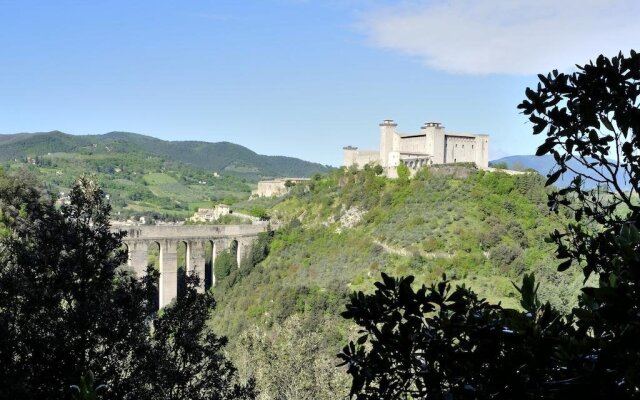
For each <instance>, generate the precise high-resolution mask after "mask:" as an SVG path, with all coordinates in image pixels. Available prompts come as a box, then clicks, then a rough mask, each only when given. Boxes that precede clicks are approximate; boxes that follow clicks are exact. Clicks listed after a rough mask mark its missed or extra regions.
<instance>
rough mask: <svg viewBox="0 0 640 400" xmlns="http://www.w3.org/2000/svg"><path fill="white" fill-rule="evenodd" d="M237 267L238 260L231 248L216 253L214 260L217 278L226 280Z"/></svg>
mask: <svg viewBox="0 0 640 400" xmlns="http://www.w3.org/2000/svg"><path fill="white" fill-rule="evenodd" d="M236 268H238V262H237V260H236V257H235V256H234V255H233V254H232V253H231V251H230V250H222V251H221V252H220V253H218V254H217V255H216V259H215V261H214V262H213V270H214V272H215V276H216V280H220V281H222V280H224V279H225V278H226V277H227V276H229V274H230V273H231V271H233V270H235V269H236Z"/></svg>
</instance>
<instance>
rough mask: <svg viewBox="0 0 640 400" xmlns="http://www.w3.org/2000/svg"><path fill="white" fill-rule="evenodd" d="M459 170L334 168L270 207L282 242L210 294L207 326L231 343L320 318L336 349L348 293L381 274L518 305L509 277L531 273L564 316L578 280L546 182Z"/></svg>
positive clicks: (330, 349) (330, 350)
mask: <svg viewBox="0 0 640 400" xmlns="http://www.w3.org/2000/svg"><path fill="white" fill-rule="evenodd" d="M456 173H457V175H458V176H462V177H460V178H455V177H452V176H449V175H446V174H444V175H442V176H440V174H439V172H438V171H437V170H434V171H433V172H432V173H422V174H421V176H418V177H416V178H415V179H412V180H411V181H409V182H400V181H390V180H387V179H385V178H381V177H376V176H374V175H373V173H371V172H353V171H350V172H346V173H344V172H342V171H337V172H335V173H332V174H330V175H329V176H328V177H326V178H323V179H320V180H314V181H312V182H311V184H310V186H308V187H306V188H305V187H299V188H296V190H294V191H293V192H292V193H291V194H290V195H289V196H288V197H287V198H285V199H283V200H282V201H281V202H280V203H278V204H276V205H274V206H273V208H272V209H271V214H272V215H273V216H275V217H277V218H278V219H280V220H282V221H284V222H285V223H287V224H288V226H287V227H285V228H283V229H281V230H280V231H279V232H277V234H276V235H275V238H274V240H273V242H272V245H271V253H270V254H269V256H268V257H267V259H266V260H264V261H263V262H262V263H261V264H258V266H256V267H255V268H254V269H253V270H251V271H250V272H247V271H245V272H244V273H243V274H238V276H231V277H229V278H226V280H223V281H222V282H221V283H220V284H218V285H217V287H216V288H215V295H216V298H217V300H218V302H219V306H218V309H217V311H216V312H215V314H214V317H213V319H212V324H213V325H214V326H215V327H216V329H217V330H218V331H219V332H220V333H222V334H226V335H229V337H230V338H232V340H233V338H235V337H237V336H238V335H239V334H241V333H242V332H243V331H244V330H246V329H247V328H249V327H251V326H253V325H254V324H257V325H260V326H265V325H266V326H269V325H271V324H282V323H283V322H284V321H285V320H286V319H287V318H288V317H289V316H291V315H293V314H301V315H304V316H306V317H307V319H309V320H316V319H318V318H319V317H320V316H323V317H327V318H329V320H330V321H332V323H329V324H326V326H325V327H323V328H322V329H323V331H324V334H325V335H326V343H325V347H324V351H325V352H326V353H327V354H335V353H337V352H338V350H339V349H340V345H341V344H344V343H345V340H346V337H347V336H348V335H349V327H348V326H346V325H345V324H344V323H343V321H342V320H341V318H340V317H339V313H340V312H341V311H342V310H343V309H344V304H345V302H346V301H347V296H348V293H350V292H352V291H353V290H363V291H371V290H373V285H372V284H373V282H374V281H376V280H378V279H379V276H380V272H386V273H388V274H391V275H396V276H398V275H408V274H411V275H415V276H416V281H417V282H418V283H427V284H429V283H430V282H432V281H434V280H437V279H439V277H440V276H441V275H442V274H443V273H446V274H447V276H448V277H449V278H451V279H453V281H454V282H455V283H464V284H467V285H468V286H471V287H472V288H473V289H475V290H476V291H478V292H479V293H480V294H481V295H482V296H485V297H486V298H487V299H489V301H491V302H496V303H497V302H502V303H503V304H505V305H508V306H513V307H517V301H516V296H515V290H514V288H513V286H512V284H511V282H512V281H518V280H519V279H520V278H521V276H522V274H523V273H525V272H535V273H536V276H537V277H538V278H539V280H541V281H542V286H541V294H542V296H543V297H544V298H546V299H548V300H550V301H551V302H552V303H553V304H554V305H556V306H557V307H560V308H562V309H565V310H567V309H568V308H569V307H570V306H571V304H572V303H571V302H572V301H573V298H574V297H573V295H574V294H575V293H576V291H577V290H578V288H579V286H580V283H581V276H579V275H578V274H577V273H568V272H565V273H562V274H560V273H557V272H555V266H556V265H557V262H556V261H555V259H554V256H553V250H554V248H553V246H552V245H549V244H547V243H545V241H544V238H545V237H546V235H548V234H549V233H550V232H551V231H552V230H553V229H556V228H558V229H561V227H562V226H564V224H565V223H566V219H565V217H564V216H562V215H560V216H556V215H553V214H552V215H550V214H549V213H548V211H547V208H546V191H545V189H544V188H543V182H544V179H543V178H542V177H540V176H538V175H527V176H509V175H506V174H502V173H484V172H479V171H474V170H470V169H467V170H465V169H462V170H461V171H457V172H456ZM354 210H359V213H360V214H361V215H362V219H361V221H360V222H359V223H358V224H356V225H355V226H353V227H351V228H346V227H343V226H342V225H341V222H340V219H341V218H343V217H344V216H345V214H349V213H352V212H354ZM240 275H244V276H243V277H240Z"/></svg>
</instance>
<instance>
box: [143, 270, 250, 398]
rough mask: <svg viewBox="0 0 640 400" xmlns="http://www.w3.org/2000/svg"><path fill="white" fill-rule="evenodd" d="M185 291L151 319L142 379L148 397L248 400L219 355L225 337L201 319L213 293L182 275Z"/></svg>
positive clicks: (205, 316) (247, 391) (206, 314)
mask: <svg viewBox="0 0 640 400" xmlns="http://www.w3.org/2000/svg"><path fill="white" fill-rule="evenodd" d="M187 281H188V283H187V290H186V291H185V292H184V293H183V295H182V296H179V297H178V298H177V299H176V302H175V304H174V305H173V306H172V307H170V308H168V309H166V310H164V312H163V314H162V317H160V318H159V319H157V320H155V321H154V331H153V335H152V338H151V346H150V350H149V351H150V355H149V356H148V357H149V358H150V359H152V360H154V363H155V367H154V368H147V369H146V370H145V371H144V373H145V375H144V376H143V378H142V379H143V382H148V386H149V387H148V388H146V390H145V395H146V396H147V397H146V398H149V399H157V398H160V399H171V400H182V399H252V398H255V393H254V391H253V389H252V388H251V385H252V383H251V382H250V385H249V387H243V386H240V385H238V384H237V383H236V379H235V374H236V370H235V368H234V366H233V365H232V364H231V363H230V362H229V361H228V360H226V359H225V358H224V356H222V349H223V347H224V346H225V344H226V343H227V340H226V338H224V337H222V338H221V337H218V336H216V335H214V334H213V333H212V332H211V330H210V329H209V328H208V327H207V325H206V323H207V320H208V318H209V314H210V312H211V310H213V308H214V307H215V301H214V299H213V295H212V294H211V293H209V292H206V293H204V294H199V293H198V292H197V290H196V288H197V286H198V284H199V282H198V279H197V278H195V277H187Z"/></svg>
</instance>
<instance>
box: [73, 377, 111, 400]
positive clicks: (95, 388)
mask: <svg viewBox="0 0 640 400" xmlns="http://www.w3.org/2000/svg"><path fill="white" fill-rule="evenodd" d="M70 389H71V398H73V400H98V399H100V398H101V397H100V393H102V392H104V391H105V390H106V389H107V387H106V386H105V385H96V384H95V378H94V376H93V373H92V372H91V371H89V372H86V373H84V374H83V375H82V377H81V378H80V384H79V385H71V388H70Z"/></svg>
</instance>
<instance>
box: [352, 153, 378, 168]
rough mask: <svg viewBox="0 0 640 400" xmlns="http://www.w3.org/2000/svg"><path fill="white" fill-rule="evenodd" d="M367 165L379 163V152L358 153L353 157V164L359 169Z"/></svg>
mask: <svg viewBox="0 0 640 400" xmlns="http://www.w3.org/2000/svg"><path fill="white" fill-rule="evenodd" d="M369 163H371V164H378V163H380V152H379V151H375V150H371V151H366V150H365V151H358V153H357V154H356V156H355V157H354V164H358V165H359V166H360V167H364V166H365V165H367V164H369Z"/></svg>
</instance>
